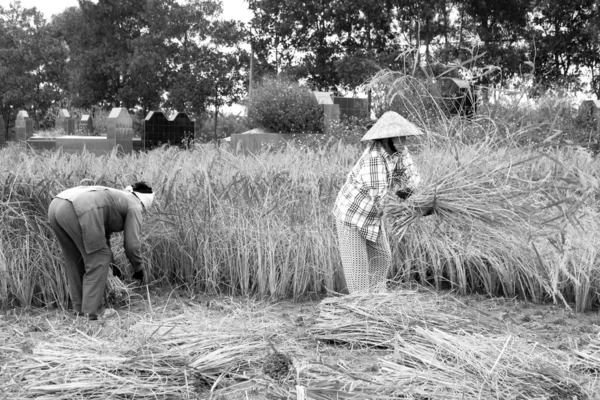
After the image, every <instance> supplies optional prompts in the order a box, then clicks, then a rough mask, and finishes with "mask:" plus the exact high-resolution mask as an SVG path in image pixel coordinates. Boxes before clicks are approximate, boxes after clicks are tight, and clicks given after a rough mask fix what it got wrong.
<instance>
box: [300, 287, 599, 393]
mask: <svg viewBox="0 0 600 400" xmlns="http://www.w3.org/2000/svg"><path fill="white" fill-rule="evenodd" d="M423 300H424V298H423V296H420V295H419V294H417V293H416V292H410V291H402V292H394V293H382V294H363V295H360V294H359V295H351V296H345V297H342V298H332V299H327V300H325V301H323V302H322V303H321V304H320V305H319V307H318V314H317V317H316V319H315V324H314V325H313V326H312V327H311V328H310V332H311V333H312V334H313V335H314V337H315V338H316V339H318V340H320V341H323V342H325V343H336V344H338V345H341V344H346V345H350V346H352V348H354V349H357V348H361V347H362V348H364V347H368V348H376V349H382V348H383V349H387V350H388V351H389V352H388V353H387V355H385V356H383V357H381V358H380V359H379V362H378V366H377V367H376V368H374V370H371V371H362V372H361V373H360V374H357V373H356V372H352V371H349V370H347V369H345V368H344V367H343V365H342V366H337V367H332V366H329V367H327V366H325V367H324V366H322V365H321V366H319V365H317V364H313V365H310V366H307V367H306V368H305V370H304V374H306V376H311V377H312V379H310V380H308V381H305V382H304V383H305V384H304V386H305V389H306V391H307V393H308V395H309V397H311V398H319V399H330V398H382V399H383V398H410V399H413V398H414V399H417V398H431V399H495V398H501V399H520V398H522V399H547V398H571V397H573V396H575V397H576V398H588V397H586V396H588V395H589V392H588V391H587V385H588V384H589V382H587V381H586V379H585V378H580V377H579V376H578V375H576V374H574V373H573V372H571V370H570V368H571V360H570V358H569V357H568V356H567V354H566V353H561V352H554V351H552V350H550V349H549V348H547V347H545V346H542V345H540V344H538V343H531V342H528V341H526V340H523V339H520V338H519V337H518V336H513V335H511V334H507V333H506V331H504V332H502V329H501V327H500V325H499V323H500V322H499V321H497V320H495V319H492V318H487V317H482V316H479V317H477V316H476V314H472V315H469V314H465V315H460V313H457V312H456V310H452V308H453V304H452V303H451V302H448V301H446V300H445V299H443V298H438V300H437V301H431V299H429V301H423ZM592 357H593V355H590V354H589V353H588V354H586V355H585V356H582V357H581V359H582V360H583V359H584V358H585V359H586V361H587V360H590V359H591V358H592ZM581 366H582V367H584V366H585V365H584V363H583V361H582V363H581ZM324 369H329V370H330V371H329V372H330V373H334V371H335V375H336V380H335V382H332V380H331V379H330V380H329V381H328V383H326V382H327V381H326V380H325V379H323V377H322V376H323V375H324V371H323V370H324ZM352 395H356V397H353V396H352ZM336 396H339V397H336Z"/></svg>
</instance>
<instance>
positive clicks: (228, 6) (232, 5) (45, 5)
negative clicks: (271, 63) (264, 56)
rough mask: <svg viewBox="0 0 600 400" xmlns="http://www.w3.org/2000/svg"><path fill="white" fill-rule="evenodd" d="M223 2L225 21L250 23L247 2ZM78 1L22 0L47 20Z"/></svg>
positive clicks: (2, 0)
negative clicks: (42, 14) (232, 20)
mask: <svg viewBox="0 0 600 400" xmlns="http://www.w3.org/2000/svg"><path fill="white" fill-rule="evenodd" d="M222 1H223V16H222V17H223V19H237V20H240V21H245V22H247V21H249V20H250V17H251V16H252V14H251V13H250V10H248V1H247V0H222ZM10 3H12V0H0V6H2V7H8V5H9V4H10ZM78 4H79V3H78V2H77V0H21V5H22V6H23V8H32V7H36V8H37V9H38V10H39V11H41V12H43V13H44V15H45V16H46V18H47V19H50V17H51V16H52V15H54V14H59V13H61V12H63V11H64V9H65V8H68V7H76V6H78Z"/></svg>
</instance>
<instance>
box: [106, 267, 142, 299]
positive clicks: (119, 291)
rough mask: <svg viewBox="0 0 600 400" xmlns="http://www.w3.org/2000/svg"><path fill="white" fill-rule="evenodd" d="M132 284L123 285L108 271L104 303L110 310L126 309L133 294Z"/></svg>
mask: <svg viewBox="0 0 600 400" xmlns="http://www.w3.org/2000/svg"><path fill="white" fill-rule="evenodd" d="M134 287H135V285H134V284H129V285H127V284H125V282H123V281H122V280H121V279H119V278H117V277H116V276H114V275H113V273H112V272H111V271H110V269H109V271H108V279H107V281H106V286H105V289H104V303H105V305H107V306H110V307H112V308H120V307H126V306H129V305H130V304H131V297H132V295H133V294H134Z"/></svg>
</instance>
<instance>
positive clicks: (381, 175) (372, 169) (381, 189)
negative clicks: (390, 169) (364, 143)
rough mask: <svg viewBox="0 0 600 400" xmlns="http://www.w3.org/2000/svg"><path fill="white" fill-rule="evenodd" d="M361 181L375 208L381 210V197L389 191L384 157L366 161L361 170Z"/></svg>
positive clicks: (373, 157) (374, 157) (370, 158)
mask: <svg viewBox="0 0 600 400" xmlns="http://www.w3.org/2000/svg"><path fill="white" fill-rule="evenodd" d="M359 176H360V180H361V182H362V184H363V188H364V189H365V190H366V191H367V192H368V195H369V197H370V198H371V200H372V202H373V208H375V209H379V203H380V201H381V197H382V196H383V195H384V193H385V191H386V190H387V186H388V184H387V182H388V177H387V168H386V165H385V160H384V159H383V158H382V157H378V156H372V157H369V158H367V159H365V160H364V164H363V165H362V168H361V169H360V175H359Z"/></svg>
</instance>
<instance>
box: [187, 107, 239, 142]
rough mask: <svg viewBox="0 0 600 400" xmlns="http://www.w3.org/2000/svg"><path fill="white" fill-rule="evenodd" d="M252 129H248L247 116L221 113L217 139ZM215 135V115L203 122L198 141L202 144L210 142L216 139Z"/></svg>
mask: <svg viewBox="0 0 600 400" xmlns="http://www.w3.org/2000/svg"><path fill="white" fill-rule="evenodd" d="M249 129H250V128H249V127H248V121H247V118H246V117H245V116H242V115H240V114H231V113H227V114H224V113H219V117H218V118H217V128H216V130H217V138H218V139H222V138H225V137H227V136H231V134H233V133H242V132H245V131H247V130H249ZM214 133H215V118H214V115H213V116H212V117H211V118H207V119H205V120H203V121H202V123H201V124H200V127H199V128H198V129H197V134H196V140H199V141H201V142H208V141H210V140H212V139H214Z"/></svg>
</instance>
